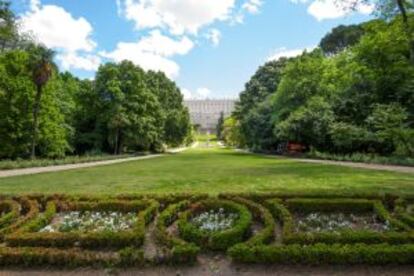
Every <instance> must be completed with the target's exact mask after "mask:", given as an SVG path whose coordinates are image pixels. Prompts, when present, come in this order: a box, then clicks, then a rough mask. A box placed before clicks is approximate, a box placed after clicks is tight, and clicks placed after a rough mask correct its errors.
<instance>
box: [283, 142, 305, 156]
mask: <svg viewBox="0 0 414 276" xmlns="http://www.w3.org/2000/svg"><path fill="white" fill-rule="evenodd" d="M305 149H306V146H305V145H303V144H300V143H295V142H290V141H289V142H288V144H287V150H288V152H289V153H301V152H303V151H305Z"/></svg>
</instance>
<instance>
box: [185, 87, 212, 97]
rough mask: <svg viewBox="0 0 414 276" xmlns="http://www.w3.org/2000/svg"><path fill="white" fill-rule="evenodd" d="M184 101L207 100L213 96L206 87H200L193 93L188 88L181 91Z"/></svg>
mask: <svg viewBox="0 0 414 276" xmlns="http://www.w3.org/2000/svg"><path fill="white" fill-rule="evenodd" d="M181 94H183V96H184V99H200V100H203V99H207V98H208V97H209V96H210V95H211V90H210V89H208V88H206V87H199V88H197V89H196V91H195V92H191V91H190V90H188V89H186V88H182V89H181Z"/></svg>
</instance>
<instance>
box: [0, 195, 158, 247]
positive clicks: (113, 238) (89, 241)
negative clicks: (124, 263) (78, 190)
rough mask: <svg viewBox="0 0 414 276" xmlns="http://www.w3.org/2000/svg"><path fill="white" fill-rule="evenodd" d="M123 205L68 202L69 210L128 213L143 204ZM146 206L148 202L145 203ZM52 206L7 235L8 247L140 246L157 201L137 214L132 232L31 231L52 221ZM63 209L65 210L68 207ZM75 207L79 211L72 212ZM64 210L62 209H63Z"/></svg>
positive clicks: (54, 210)
mask: <svg viewBox="0 0 414 276" xmlns="http://www.w3.org/2000/svg"><path fill="white" fill-rule="evenodd" d="M110 203H114V208H113V209H111V208H110ZM123 204H124V202H119V201H117V202H101V203H96V202H93V203H91V202H82V203H79V202H77V203H70V204H69V205H67V206H69V208H70V210H82V211H85V210H88V211H89V210H101V209H100V208H102V209H103V210H105V211H108V210H114V211H115V210H116V211H120V210H122V211H124V212H129V211H132V210H138V209H137V208H142V207H143V205H142V203H138V202H130V203H126V204H125V205H124V206H123ZM146 204H148V202H146ZM53 206H54V204H53V203H51V204H49V205H48V208H46V212H45V213H44V214H42V215H41V216H39V217H38V218H37V219H35V220H33V221H32V222H30V224H28V225H27V226H25V227H23V228H22V229H21V230H20V231H16V232H15V233H13V234H10V235H7V236H6V237H5V241H6V243H7V245H8V246H12V247H17V246H32V247H36V246H39V247H59V248H68V247H82V248H122V247H127V246H135V247H139V246H141V245H142V244H143V242H144V237H145V226H146V225H147V224H148V223H149V222H150V221H151V220H152V218H153V217H154V215H155V214H156V212H157V209H158V206H159V204H158V203H157V202H156V201H152V202H150V203H149V206H148V207H147V208H146V209H144V210H143V211H141V212H140V213H138V220H137V222H136V224H135V225H134V226H133V229H132V230H129V231H120V232H110V231H103V232H93V233H92V232H91V233H77V232H69V233H60V232H53V233H40V232H33V231H38V230H39V229H40V228H42V227H43V226H45V225H47V224H48V223H49V222H50V220H51V219H52V218H53V215H54V214H55V212H56V209H54V208H53ZM67 206H66V207H67ZM74 206H76V207H79V209H72V208H74ZM66 207H65V208H66Z"/></svg>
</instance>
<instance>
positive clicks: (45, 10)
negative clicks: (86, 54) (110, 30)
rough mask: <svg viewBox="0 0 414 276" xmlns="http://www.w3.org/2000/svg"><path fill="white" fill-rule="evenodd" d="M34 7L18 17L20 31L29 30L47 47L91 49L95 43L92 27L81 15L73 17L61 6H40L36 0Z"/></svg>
mask: <svg viewBox="0 0 414 276" xmlns="http://www.w3.org/2000/svg"><path fill="white" fill-rule="evenodd" d="M32 3H35V4H34V5H35V7H36V8H35V9H33V10H31V11H29V12H27V13H25V14H24V15H23V16H22V18H21V19H20V23H21V31H22V32H31V33H33V35H35V37H36V38H37V39H38V40H39V41H40V42H42V43H44V44H45V45H46V46H47V47H50V48H59V49H64V50H66V51H77V50H85V51H92V50H93V49H94V48H95V47H96V43H95V42H94V41H93V40H92V38H91V35H92V31H93V28H92V26H91V24H90V23H89V22H88V21H87V20H86V19H85V18H83V17H80V18H77V19H76V18H74V17H72V15H71V14H70V13H68V12H67V11H66V10H64V9H63V8H61V7H58V6H54V5H46V6H42V7H40V6H39V5H40V3H39V2H38V1H32Z"/></svg>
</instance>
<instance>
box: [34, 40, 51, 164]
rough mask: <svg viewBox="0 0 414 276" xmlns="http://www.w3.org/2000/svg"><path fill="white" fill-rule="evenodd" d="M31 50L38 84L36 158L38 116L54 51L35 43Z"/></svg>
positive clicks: (36, 132) (35, 124)
mask: <svg viewBox="0 0 414 276" xmlns="http://www.w3.org/2000/svg"><path fill="white" fill-rule="evenodd" d="M29 51H30V55H31V56H30V61H29V62H30V64H29V66H30V70H31V72H32V81H33V83H34V84H35V86H36V96H35V100H34V103H33V111H32V114H33V125H32V147H31V155H30V156H31V158H36V143H37V136H38V123H39V122H38V118H39V112H40V107H41V99H42V92H43V88H44V86H45V85H46V83H47V82H48V81H49V79H50V78H51V76H52V72H53V67H55V66H54V64H53V56H54V52H53V51H52V50H51V49H48V48H46V47H44V46H39V45H33V46H32V47H31V49H30V50H29Z"/></svg>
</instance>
